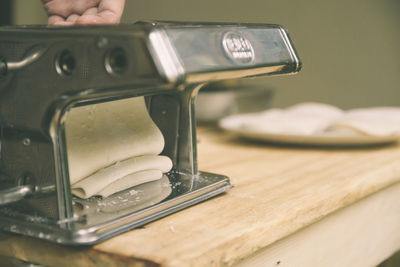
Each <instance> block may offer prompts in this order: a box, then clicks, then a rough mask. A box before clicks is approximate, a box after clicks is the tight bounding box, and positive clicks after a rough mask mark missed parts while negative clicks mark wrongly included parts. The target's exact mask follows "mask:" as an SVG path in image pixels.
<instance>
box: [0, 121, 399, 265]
mask: <svg viewBox="0 0 400 267" xmlns="http://www.w3.org/2000/svg"><path fill="white" fill-rule="evenodd" d="M198 150H199V169H200V170H202V171H208V172H214V173H219V174H224V175H227V176H229V177H230V178H231V180H232V182H233V184H234V185H235V188H233V189H231V190H230V191H228V192H227V193H225V194H223V195H220V196H218V197H215V198H213V199H211V200H208V201H205V202H203V203H200V204H198V205H195V206H193V207H190V208H187V209H185V210H183V211H180V212H178V213H175V214H173V215H170V216H168V217H165V218H163V219H160V220H158V221H155V222H153V223H150V224H148V225H146V226H145V227H144V228H143V229H136V230H133V231H130V232H127V233H125V234H122V235H119V236H117V237H114V238H112V239H110V240H107V241H105V242H103V243H100V244H98V245H96V246H93V247H91V248H85V249H79V248H66V247H62V246H56V245H53V244H50V243H47V242H44V241H38V240H35V239H31V238H26V237H20V236H15V235H8V234H1V235H0V254H3V255H13V256H15V257H18V258H21V259H24V260H29V261H32V262H36V263H42V264H45V265H50V266H71V265H85V266H136V265H138V266H143V265H149V266H151V265H154V266H221V265H232V264H235V263H237V262H239V261H241V260H242V259H244V258H247V257H249V256H250V255H252V254H254V253H255V252H257V251H259V250H260V249H262V248H265V247H267V246H268V245H271V244H273V243H274V242H276V241H278V240H280V239H282V238H284V237H286V236H289V235H290V234H292V233H294V232H296V231H298V230H299V229H302V228H304V227H306V226H308V225H311V224H312V223H314V222H316V221H318V220H321V219H323V218H324V217H326V216H327V215H328V214H331V213H333V212H334V211H337V210H339V209H341V208H344V207H347V206H348V205H350V204H352V203H354V202H356V201H358V200H360V199H362V198H364V197H366V196H368V195H370V194H373V193H375V192H377V191H379V190H381V189H383V188H386V187H388V186H391V185H393V184H395V183H396V182H398V181H400V146H398V145H391V146H383V147H382V146H381V147H369V148H351V149H350V148H341V149H323V148H307V147H290V146H275V145H265V144H263V143H257V142H250V141H244V140H241V139H238V138H236V137H234V136H232V135H229V134H225V133H223V132H220V131H218V130H215V129H214V128H211V127H210V128H207V127H203V128H200V129H199V131H198Z"/></svg>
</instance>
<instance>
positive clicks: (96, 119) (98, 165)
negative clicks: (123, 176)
mask: <svg viewBox="0 0 400 267" xmlns="http://www.w3.org/2000/svg"><path fill="white" fill-rule="evenodd" d="M65 127H66V139H67V149H68V165H69V177H70V182H71V184H74V183H76V182H78V181H80V180H81V179H83V178H85V177H87V176H89V175H91V174H93V173H94V172H96V171H97V170H100V169H102V168H104V167H107V166H110V165H112V164H114V163H115V162H118V161H122V160H124V159H127V158H132V157H135V156H140V155H158V154H159V153H160V152H161V151H162V150H163V148H164V138H163V136H162V134H161V132H160V130H159V129H158V128H157V126H156V125H155V123H154V122H153V121H152V119H151V117H150V116H149V114H148V112H147V109H146V106H145V102H144V98H143V97H135V98H129V99H124V100H118V101H111V102H106V103H100V104H95V105H90V106H82V107H77V108H73V109H71V111H70V112H69V114H68V117H67V120H66V123H65Z"/></svg>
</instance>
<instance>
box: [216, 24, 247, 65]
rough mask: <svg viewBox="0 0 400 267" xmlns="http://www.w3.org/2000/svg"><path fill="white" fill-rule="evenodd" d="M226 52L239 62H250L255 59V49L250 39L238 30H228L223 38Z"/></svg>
mask: <svg viewBox="0 0 400 267" xmlns="http://www.w3.org/2000/svg"><path fill="white" fill-rule="evenodd" d="M222 46H223V48H224V51H225V54H226V55H227V56H228V57H229V58H230V59H231V60H233V61H234V62H235V63H238V64H248V63H250V62H252V61H253V60H254V49H253V46H252V45H251V43H250V41H249V40H248V39H247V38H246V37H244V36H243V35H241V34H240V33H238V32H227V33H225V34H224V37H223V38H222Z"/></svg>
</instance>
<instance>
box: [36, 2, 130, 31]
mask: <svg viewBox="0 0 400 267" xmlns="http://www.w3.org/2000/svg"><path fill="white" fill-rule="evenodd" d="M42 2H43V4H44V7H45V9H46V12H47V15H48V16H49V20H48V24H50V25H74V24H117V23H119V21H120V19H121V16H122V12H123V10H124V5H125V0H42Z"/></svg>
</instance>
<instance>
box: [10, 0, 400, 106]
mask: <svg viewBox="0 0 400 267" xmlns="http://www.w3.org/2000/svg"><path fill="white" fill-rule="evenodd" d="M14 6H15V10H14V15H15V20H14V22H15V23H16V24H30V23H39V24H40V23H45V22H46V18H45V15H44V12H43V8H42V7H41V4H40V1H39V0H14ZM141 19H156V20H179V21H185V20H186V21H221V22H257V23H277V24H281V25H283V26H284V27H285V28H287V30H288V31H289V33H290V35H291V37H292V40H293V42H294V44H295V47H296V49H297V51H298V53H299V55H300V58H301V59H302V61H303V70H302V71H301V72H300V73H299V74H298V75H295V76H283V77H268V78H261V79H256V80H251V81H249V83H257V84H258V83H259V84H262V86H264V85H265V86H266V87H272V88H275V89H276V93H275V98H274V106H278V107H279V106H288V105H291V104H294V103H298V102H302V101H320V102H325V103H331V104H334V105H337V106H339V107H342V108H352V107H361V106H375V105H396V106H400V30H399V29H400V1H398V0H380V1H376V0H353V1H345V0H337V1H313V0H302V1H288V0H279V1H277V0H274V1H273V0H257V1H256V0H247V1H237V0H214V1H211V0H202V1H191V0H141V1H139V0H135V1H132V0H126V8H125V13H124V16H123V19H122V21H123V22H125V23H129V22H134V21H137V20H141Z"/></svg>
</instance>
